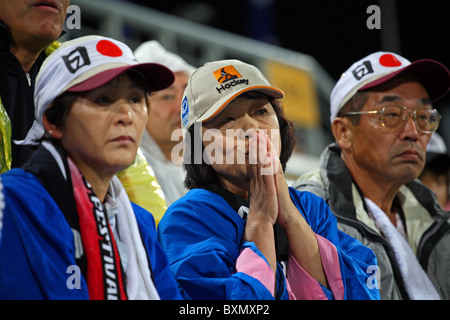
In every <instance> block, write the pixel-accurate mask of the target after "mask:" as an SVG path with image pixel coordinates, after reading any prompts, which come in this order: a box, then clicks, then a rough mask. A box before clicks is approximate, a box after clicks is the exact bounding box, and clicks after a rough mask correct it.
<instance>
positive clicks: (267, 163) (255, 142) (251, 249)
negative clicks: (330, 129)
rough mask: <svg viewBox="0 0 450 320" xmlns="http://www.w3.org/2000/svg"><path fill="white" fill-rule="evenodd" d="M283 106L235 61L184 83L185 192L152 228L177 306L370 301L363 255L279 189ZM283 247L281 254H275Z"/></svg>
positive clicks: (210, 66) (318, 207)
mask: <svg viewBox="0 0 450 320" xmlns="http://www.w3.org/2000/svg"><path fill="white" fill-rule="evenodd" d="M283 96H284V93H283V92H282V91H281V90H280V89H278V88H276V87H273V86H271V85H270V83H269V82H268V81H267V79H266V78H265V77H264V76H263V74H262V73H261V72H260V71H259V70H258V69H257V68H256V67H254V66H252V65H249V64H247V63H244V62H242V61H239V60H221V61H214V62H211V63H207V64H205V65H204V66H203V67H201V68H199V69H197V70H196V71H195V72H194V73H193V74H192V75H191V77H190V79H189V83H188V86H187V88H186V90H185V93H184V98H183V103H182V110H181V120H182V126H183V129H184V130H185V136H184V138H185V143H186V148H185V150H184V155H185V157H184V166H185V169H186V172H187V175H186V180H185V184H186V186H187V187H188V188H189V189H190V191H189V192H188V193H187V194H186V195H185V196H184V197H182V198H181V199H179V200H177V201H176V202H175V203H173V204H172V205H171V206H170V207H169V208H168V210H167V211H166V213H165V215H164V217H163V219H162V220H161V222H160V223H159V225H158V240H159V241H160V243H161V245H162V247H163V248H164V250H165V252H166V253H167V256H168V258H169V262H170V265H171V268H172V271H173V273H174V274H175V278H176V279H177V281H178V284H179V286H180V287H181V293H182V295H183V297H184V298H186V299H378V298H379V294H378V289H377V288H376V279H375V278H376V277H375V274H374V272H375V269H376V258H375V255H374V254H373V252H372V251H371V250H370V249H368V248H366V247H364V246H363V245H362V244H361V243H360V242H358V241H356V240H355V239H353V238H351V237H349V236H346V235H345V234H343V233H341V232H340V231H338V230H337V227H336V220H335V218H334V217H333V215H332V213H331V211H330V210H329V208H328V206H327V205H326V203H325V202H323V201H321V200H320V199H319V198H318V197H316V196H313V195H312V194H310V193H307V192H305V193H300V192H297V191H295V190H294V189H292V188H289V187H288V185H287V184H286V181H285V179H284V175H283V170H284V169H285V167H286V162H287V161H288V159H289V157H290V155H291V152H292V149H293V146H294V139H293V130H294V129H293V126H292V124H291V123H290V122H289V121H288V120H287V119H286V118H285V116H284V114H283V111H282V108H281V105H280V101H279V99H281V98H282V97H283ZM286 241H287V243H288V245H289V252H281V251H279V250H277V246H278V244H280V243H282V242H286ZM280 262H282V263H283V264H284V265H285V266H286V268H285V270H283V269H282V267H281V264H280ZM285 274H286V276H285Z"/></svg>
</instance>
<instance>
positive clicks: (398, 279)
mask: <svg viewBox="0 0 450 320" xmlns="http://www.w3.org/2000/svg"><path fill="white" fill-rule="evenodd" d="M449 87H450V74H449V71H448V69H447V68H446V67H445V66H443V65H442V64H440V63H439V62H437V61H434V60H429V59H423V60H418V61H414V62H412V63H411V62H410V61H408V60H407V59H405V58H403V57H401V56H399V55H397V54H395V53H391V52H375V53H373V54H370V55H368V56H367V57H364V58H363V59H361V60H359V61H357V62H355V63H354V64H353V65H352V66H351V67H350V68H349V69H348V70H347V71H345V73H344V74H343V75H342V76H341V78H340V80H339V81H338V82H337V84H336V86H335V87H334V89H333V91H332V93H331V99H330V100H331V118H330V120H331V123H332V131H333V135H334V137H335V140H336V142H335V143H332V144H331V145H330V146H328V147H327V148H326V149H325V151H324V152H323V153H322V156H321V159H320V167H319V169H317V170H315V171H314V172H309V173H307V174H305V175H303V176H301V177H300V178H299V179H298V180H297V181H296V182H295V183H294V185H293V186H294V187H295V188H297V189H298V190H309V191H311V192H313V193H315V194H317V195H319V196H321V197H322V198H324V199H325V200H326V201H327V203H328V204H329V206H330V207H331V210H332V211H333V213H334V215H335V216H336V217H337V219H338V222H339V228H340V229H341V230H343V231H344V232H346V233H348V234H350V235H351V236H353V237H354V238H356V239H359V240H360V241H361V242H362V243H363V244H365V245H366V246H368V247H370V248H371V249H373V251H374V252H375V254H376V256H377V261H378V264H379V267H380V275H381V281H380V292H381V298H382V299H439V298H445V299H449V298H450V252H449V248H450V225H449V223H448V219H449V215H448V212H445V211H444V210H442V208H441V207H440V206H439V205H438V203H437V200H436V197H435V196H434V195H433V194H432V192H431V191H430V189H428V188H426V187H425V186H424V185H423V184H421V183H420V182H418V181H417V180H416V179H417V178H418V177H419V175H420V173H421V172H422V169H423V167H424V164H425V154H426V147H427V144H428V141H429V140H430V137H431V134H432V133H433V132H435V131H436V130H437V128H438V126H439V121H440V115H439V113H438V112H437V110H436V109H435V108H434V107H433V104H432V101H434V100H437V99H439V98H441V97H443V96H444V95H445V94H446V93H447V92H448V90H449Z"/></svg>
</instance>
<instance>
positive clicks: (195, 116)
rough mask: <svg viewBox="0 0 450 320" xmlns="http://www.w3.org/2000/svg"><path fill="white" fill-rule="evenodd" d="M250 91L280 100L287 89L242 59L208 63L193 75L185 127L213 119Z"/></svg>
mask: <svg viewBox="0 0 450 320" xmlns="http://www.w3.org/2000/svg"><path fill="white" fill-rule="evenodd" d="M248 91H257V92H261V93H263V94H265V95H267V96H268V97H270V98H274V99H281V98H283V97H284V92H283V91H282V90H280V89H278V88H276V87H274V86H272V85H271V84H270V83H269V81H268V80H267V79H266V77H264V75H263V74H262V73H261V71H259V69H258V68H256V67H255V66H253V65H250V64H248V63H245V62H242V61H240V60H219V61H213V62H208V63H206V64H205V65H204V66H202V67H200V68H198V69H197V70H195V71H194V73H193V74H192V75H191V76H190V78H189V82H188V85H187V87H186V89H185V91H184V95H183V100H182V105H181V123H182V126H183V129H189V128H190V127H191V125H192V124H193V123H194V122H205V121H208V120H210V119H212V118H213V117H214V116H215V115H217V114H218V113H219V112H220V111H221V110H222V109H223V108H225V107H226V106H227V105H228V104H229V103H230V102H231V101H233V100H234V99H236V98H237V97H238V96H239V95H241V94H243V93H244V92H248Z"/></svg>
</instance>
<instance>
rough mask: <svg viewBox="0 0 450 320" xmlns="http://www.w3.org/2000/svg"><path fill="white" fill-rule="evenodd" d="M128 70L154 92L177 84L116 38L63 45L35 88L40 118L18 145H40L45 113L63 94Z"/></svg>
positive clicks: (169, 74)
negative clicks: (139, 77) (140, 60)
mask: <svg viewBox="0 0 450 320" xmlns="http://www.w3.org/2000/svg"><path fill="white" fill-rule="evenodd" d="M127 70H133V71H136V72H138V73H139V74H141V75H142V76H143V81H145V83H146V84H147V85H148V88H149V90H150V91H157V90H161V89H164V88H166V87H168V86H170V85H171V84H172V83H173V81H174V75H173V73H172V71H170V70H169V69H168V68H167V67H165V66H163V65H161V64H157V63H138V61H137V60H136V58H135V56H134V55H133V51H132V50H131V49H130V48H129V47H128V46H127V45H126V44H124V43H122V42H120V41H117V40H115V39H112V38H107V37H102V36H85V37H80V38H77V39H74V40H70V41H66V42H64V43H62V44H61V46H60V47H59V48H58V49H56V50H55V51H54V52H53V53H52V54H51V55H49V56H48V57H47V59H46V60H45V61H44V63H43V64H42V66H41V69H40V70H39V73H38V75H37V77H36V85H35V89H34V103H35V118H36V119H35V122H34V124H33V127H32V128H31V129H30V130H29V132H28V135H27V137H26V138H25V139H24V140H22V141H16V143H17V144H37V140H39V139H40V138H41V137H42V136H43V134H44V129H43V126H42V116H43V114H44V111H45V110H46V109H47V108H48V107H49V106H50V104H51V103H52V102H53V100H54V99H55V98H56V97H58V96H59V95H60V94H61V93H63V92H65V91H70V92H83V91H89V90H92V89H95V88H98V87H100V86H102V85H104V84H106V83H108V82H109V81H111V80H113V79H114V78H115V77H117V76H118V75H120V74H122V73H123V72H125V71H127Z"/></svg>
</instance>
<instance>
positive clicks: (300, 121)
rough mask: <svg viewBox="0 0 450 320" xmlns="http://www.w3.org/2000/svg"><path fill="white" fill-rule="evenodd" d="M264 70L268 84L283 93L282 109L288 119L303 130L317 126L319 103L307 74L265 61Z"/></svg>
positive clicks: (310, 78)
mask: <svg viewBox="0 0 450 320" xmlns="http://www.w3.org/2000/svg"><path fill="white" fill-rule="evenodd" d="M264 70H265V72H266V75H267V79H268V80H269V81H270V83H271V84H272V85H274V86H276V87H278V88H280V89H281V90H283V91H284V93H285V97H284V99H283V109H284V112H285V114H286V116H287V117H288V119H289V120H291V121H293V122H294V123H296V124H297V125H300V126H302V127H304V128H314V127H317V126H319V125H320V113H319V102H318V97H317V92H316V87H315V85H314V81H313V79H312V77H311V75H310V74H309V72H307V71H306V70H302V69H298V68H294V67H292V66H288V65H285V64H281V63H278V62H274V61H266V62H265V64H264Z"/></svg>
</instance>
